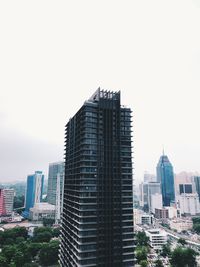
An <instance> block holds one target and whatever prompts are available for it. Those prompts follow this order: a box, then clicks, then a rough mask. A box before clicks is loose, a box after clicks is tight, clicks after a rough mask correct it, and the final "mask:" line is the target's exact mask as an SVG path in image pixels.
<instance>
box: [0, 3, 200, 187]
mask: <svg viewBox="0 0 200 267" xmlns="http://www.w3.org/2000/svg"><path fill="white" fill-rule="evenodd" d="M99 86H100V87H101V88H103V89H110V90H121V94H122V104H125V105H128V106H130V107H131V108H132V109H133V116H134V117H133V126H134V157H135V159H134V161H135V165H134V167H135V179H136V180H137V181H138V180H141V179H142V177H143V173H144V171H145V170H148V171H149V172H155V168H156V164H157V161H158V159H159V156H160V154H161V153H162V146H163V145H164V146H165V151H166V154H167V155H168V156H169V159H170V160H171V162H172V164H173V165H174V170H175V172H179V171H182V170H186V171H200V119H199V117H200V0H193V1H192V0H190V1H185V0H180V1H179V0H168V1H164V0H157V1H155V0H151V1H149V0H146V1H145V0H144V1H141V0H138V1H134V0H130V1H128V0H126V1H108V0H101V1H95V0H84V1H81V0H80V1H76V0H73V1H50V0H48V1H41V0H40V1H37V0H36V1H27V0H25V1H1V2H0V182H2V181H11V180H17V179H26V176H27V174H29V173H32V172H34V171H35V170H43V171H44V172H45V173H47V170H48V163H49V162H53V161H60V160H62V159H63V149H64V146H63V144H64V125H65V123H66V122H67V120H68V119H69V118H70V117H71V116H73V115H74V113H75V112H76V111H77V109H78V108H79V107H80V106H81V105H82V104H83V102H84V100H85V99H88V98H89V97H90V95H92V93H93V92H94V91H95V90H96V89H97V88H98V87H99Z"/></svg>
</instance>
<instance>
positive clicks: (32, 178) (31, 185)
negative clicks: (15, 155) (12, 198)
mask: <svg viewBox="0 0 200 267" xmlns="http://www.w3.org/2000/svg"><path fill="white" fill-rule="evenodd" d="M43 184H44V175H43V174H42V172H41V171H36V172H35V174H32V175H28V176H27V185H26V199H25V212H24V213H23V216H24V217H28V216H29V209H30V208H32V207H34V205H35V203H40V202H41V201H42V193H43Z"/></svg>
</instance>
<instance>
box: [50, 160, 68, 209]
mask: <svg viewBox="0 0 200 267" xmlns="http://www.w3.org/2000/svg"><path fill="white" fill-rule="evenodd" d="M58 176H59V177H58ZM63 177H64V162H61V161H60V162H54V163H50V164H49V175H48V189H47V201H48V203H50V204H52V205H56V192H57V191H58V189H59V191H60V194H61V199H62V187H63ZM58 178H59V179H60V188H58V187H59V186H58V183H57V180H58Z"/></svg>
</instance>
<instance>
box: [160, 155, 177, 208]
mask: <svg viewBox="0 0 200 267" xmlns="http://www.w3.org/2000/svg"><path fill="white" fill-rule="evenodd" d="M157 181H158V182H159V183H161V190H162V197H163V206H170V204H171V203H173V202H174V201H175V193H174V172H173V166H172V164H171V163H170V161H169V159H168V157H167V156H166V155H164V154H163V155H162V156H161V157H160V160H159V162H158V164H157Z"/></svg>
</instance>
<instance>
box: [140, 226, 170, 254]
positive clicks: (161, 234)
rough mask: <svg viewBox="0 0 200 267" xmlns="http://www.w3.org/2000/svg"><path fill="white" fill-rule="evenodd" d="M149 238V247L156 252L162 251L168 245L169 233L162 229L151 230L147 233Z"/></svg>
mask: <svg viewBox="0 0 200 267" xmlns="http://www.w3.org/2000/svg"><path fill="white" fill-rule="evenodd" d="M145 233H146V235H147V236H148V237H149V245H150V246H151V247H152V248H153V249H155V250H161V249H162V247H163V245H166V244H167V233H166V232H165V231H164V230H161V229H149V230H146V231H145Z"/></svg>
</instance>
